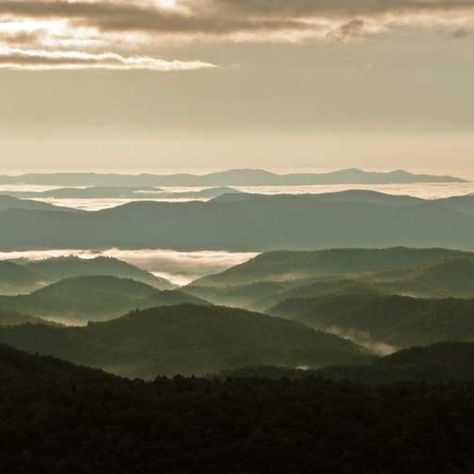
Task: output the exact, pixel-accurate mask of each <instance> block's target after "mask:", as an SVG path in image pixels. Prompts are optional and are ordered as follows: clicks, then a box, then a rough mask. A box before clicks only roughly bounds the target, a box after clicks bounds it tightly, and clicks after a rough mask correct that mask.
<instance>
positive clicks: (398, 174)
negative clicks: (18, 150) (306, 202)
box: [0, 168, 463, 186]
mask: <svg viewBox="0 0 474 474" xmlns="http://www.w3.org/2000/svg"><path fill="white" fill-rule="evenodd" d="M421 182H425V183H456V182H463V180H462V179H460V178H456V177H453V176H435V175H420V174H412V173H409V172H407V171H404V170H395V171H391V172H388V173H379V172H368V171H363V170H360V169H356V168H350V169H343V170H338V171H334V172H330V173H320V174H316V173H299V174H286V175H279V174H275V173H271V172H269V171H265V170H259V169H254V170H252V169H236V170H226V171H219V172H216V173H210V174H207V175H192V174H184V173H181V174H175V175H153V174H140V175H126V174H97V173H50V174H33V173H30V174H25V175H21V176H0V184H16V183H21V184H25V183H26V184H43V185H53V186H298V185H318V184H407V183H421Z"/></svg>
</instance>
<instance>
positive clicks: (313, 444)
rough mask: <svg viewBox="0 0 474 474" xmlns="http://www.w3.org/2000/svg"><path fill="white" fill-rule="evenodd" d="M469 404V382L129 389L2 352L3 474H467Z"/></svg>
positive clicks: (100, 376) (167, 382) (239, 382)
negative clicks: (105, 473) (121, 473)
mask: <svg viewBox="0 0 474 474" xmlns="http://www.w3.org/2000/svg"><path fill="white" fill-rule="evenodd" d="M458 360H461V361H467V360H468V359H467V358H464V359H461V358H459V357H458ZM473 396H474V387H473V384H472V383H470V382H461V383H459V382H458V383H450V384H444V385H434V384H432V385H428V384H426V383H425V384H421V383H416V382H408V383H403V384H392V385H388V386H387V385H383V386H380V387H379V386H367V385H361V384H360V383H355V384H354V383H350V382H348V381H345V382H334V381H331V380H327V379H322V378H321V377H314V376H308V377H301V378H298V379H290V378H286V379H283V380H282V379H279V380H270V379H266V378H262V377H246V378H241V377H234V378H230V377H228V378H225V379H223V378H221V377H219V378H213V379H202V378H201V379H198V378H188V379H186V378H183V377H176V378H174V379H165V378H158V379H156V380H154V381H153V382H144V381H142V380H125V379H121V378H119V377H114V376H111V375H107V374H105V373H103V372H101V371H98V370H92V369H88V368H83V367H78V366H74V365H72V364H69V363H67V362H64V361H61V360H57V359H54V358H52V357H41V356H38V355H31V354H26V353H24V352H21V351H18V350H15V349H13V348H11V347H7V346H4V345H0V412H1V413H2V416H1V417H0V433H2V437H1V449H2V451H1V456H2V463H3V465H2V472H3V473H4V474H16V473H18V472H24V473H25V472H28V473H32V472H34V473H51V474H52V473H59V472H68V473H78V474H79V473H81V474H82V473H84V472H88V473H96V472H101V473H102V472H123V473H131V472H134V473H138V472H141V473H151V472H166V473H173V474H184V473H187V474H195V473H196V474H197V473H203V472H205V473H208V474H217V473H219V472H221V473H222V472H225V473H235V474H241V473H257V472H258V473H261V474H270V473H271V474H283V473H290V472H298V473H305V474H306V473H311V472H314V466H317V469H318V470H319V471H320V472H324V473H328V474H329V473H330V474H336V473H338V474H339V473H343V472H364V473H367V474H375V473H382V472H384V473H388V472H390V473H415V472H420V466H422V470H423V471H424V472H430V473H432V474H445V473H448V472H449V473H453V474H454V473H467V472H472V470H473V467H474V464H473V461H472V452H473V449H474V442H473V437H472V425H473V423H474V412H473V410H472V400H473Z"/></svg>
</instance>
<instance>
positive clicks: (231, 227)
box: [0, 191, 474, 251]
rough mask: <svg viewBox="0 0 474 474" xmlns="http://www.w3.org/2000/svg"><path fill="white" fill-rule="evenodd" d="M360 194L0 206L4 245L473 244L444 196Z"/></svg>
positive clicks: (471, 224)
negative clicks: (97, 206) (410, 198)
mask: <svg viewBox="0 0 474 474" xmlns="http://www.w3.org/2000/svg"><path fill="white" fill-rule="evenodd" d="M369 194H370V193H369ZM358 196H359V198H355V197H354V193H353V192H351V193H349V195H347V196H346V197H345V198H344V197H343V196H335V195H331V196H330V197H328V196H324V195H323V196H318V195H278V196H262V195H248V194H226V195H224V196H221V197H219V198H216V199H213V200H211V201H210V202H207V203H205V202H195V201H194V202H187V203H167V202H164V203H159V202H134V203H129V204H126V205H123V206H119V207H117V208H113V209H107V210H103V211H97V212H78V211H75V210H72V211H64V212H53V211H35V210H23V209H9V210H6V211H4V212H0V226H1V228H2V230H3V231H2V234H1V235H0V248H2V249H18V248H71V247H73V248H104V247H111V246H115V247H122V248H174V249H178V250H200V249H201V250H208V249H210V248H211V249H215V250H239V251H266V250H278V249H288V250H312V249H320V248H338V247H352V248H354V247H368V248H372V247H388V246H400V245H402V246H410V247H447V248H458V249H463V250H472V249H474V239H473V236H474V217H473V216H472V215H469V213H467V212H460V211H457V210H453V209H451V208H450V207H449V206H448V205H446V202H445V200H443V201H442V202H438V201H422V202H421V203H420V202H418V200H416V202H415V203H413V204H408V205H407V204H406V203H405V202H403V203H402V204H397V202H398V201H399V199H400V198H399V197H396V196H394V197H390V196H388V195H379V194H378V193H375V196H374V194H370V196H371V202H366V199H365V198H364V199H362V196H367V192H365V191H361V192H360V194H358ZM377 196H380V200H378V202H377V203H374V202H372V199H373V198H376V197H377ZM336 197H337V199H335V198H336ZM440 222H442V223H443V225H440Z"/></svg>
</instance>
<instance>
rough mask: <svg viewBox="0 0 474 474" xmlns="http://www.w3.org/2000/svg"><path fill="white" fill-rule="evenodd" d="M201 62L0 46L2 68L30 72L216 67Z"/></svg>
mask: <svg viewBox="0 0 474 474" xmlns="http://www.w3.org/2000/svg"><path fill="white" fill-rule="evenodd" d="M212 67H215V65H213V64H210V63H205V62H201V61H176V60H175V61H166V60H163V59H156V58H151V57H147V56H143V57H140V56H131V57H124V56H121V55H119V54H116V53H102V54H93V53H84V52H78V51H42V50H24V49H15V48H0V69H16V70H29V71H44V70H71V69H108V70H118V71H133V70H147V71H159V72H169V71H191V70H197V69H205V68H212Z"/></svg>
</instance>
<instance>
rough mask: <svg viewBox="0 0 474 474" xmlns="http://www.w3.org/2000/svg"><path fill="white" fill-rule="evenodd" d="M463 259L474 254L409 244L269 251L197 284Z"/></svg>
mask: <svg viewBox="0 0 474 474" xmlns="http://www.w3.org/2000/svg"><path fill="white" fill-rule="evenodd" d="M463 259H466V260H467V261H468V262H470V261H471V260H472V261H473V262H474V253H470V252H460V251H456V250H448V249H441V248H438V249H416V248H406V247H393V248H381V249H357V248H355V249H330V250H318V251H308V252H307V251H303V252H295V251H278V252H267V253H263V254H261V255H258V256H257V257H255V258H253V259H252V260H250V261H248V262H245V263H243V264H241V265H238V266H235V267H232V268H230V269H229V270H226V271H224V272H222V273H219V274H217V275H210V276H207V277H203V278H201V279H199V280H197V281H195V282H194V283H193V286H202V287H208V286H210V287H229V286H238V285H248V284H254V283H262V282H273V283H287V282H296V283H300V282H301V281H303V282H305V280H311V279H316V278H329V277H330V278H333V279H342V278H350V277H362V276H371V275H373V274H374V273H381V272H389V271H396V270H398V271H405V270H410V269H411V270H415V269H419V268H420V267H429V266H430V265H437V264H443V263H444V262H445V261H447V260H463Z"/></svg>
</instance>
